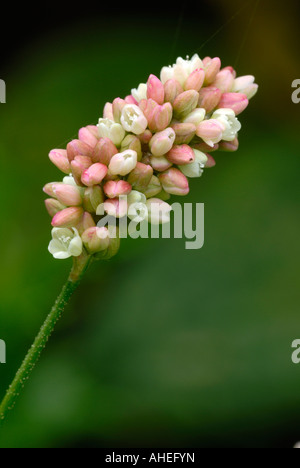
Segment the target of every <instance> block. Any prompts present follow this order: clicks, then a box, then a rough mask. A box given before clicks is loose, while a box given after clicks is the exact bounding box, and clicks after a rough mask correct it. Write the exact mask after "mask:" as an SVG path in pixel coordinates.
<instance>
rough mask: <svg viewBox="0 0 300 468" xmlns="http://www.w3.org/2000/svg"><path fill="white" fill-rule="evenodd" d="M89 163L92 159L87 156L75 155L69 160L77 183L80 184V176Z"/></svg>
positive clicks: (90, 163)
mask: <svg viewBox="0 0 300 468" xmlns="http://www.w3.org/2000/svg"><path fill="white" fill-rule="evenodd" d="M91 165H92V161H91V158H89V157H88V156H76V157H75V159H74V160H73V161H72V162H71V169H72V174H73V177H74V179H75V181H76V183H77V185H82V183H81V176H82V174H83V173H84V171H86V170H87V169H88V168H89V167H90V166H91Z"/></svg>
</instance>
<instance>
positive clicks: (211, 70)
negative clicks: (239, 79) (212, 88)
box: [204, 57, 221, 86]
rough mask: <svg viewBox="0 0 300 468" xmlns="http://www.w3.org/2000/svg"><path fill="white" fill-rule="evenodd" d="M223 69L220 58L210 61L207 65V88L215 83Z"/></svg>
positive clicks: (205, 82)
mask: <svg viewBox="0 0 300 468" xmlns="http://www.w3.org/2000/svg"><path fill="white" fill-rule="evenodd" d="M220 69H221V60H220V59H219V57H215V58H213V59H211V60H208V61H207V62H206V63H205V81H204V84H205V86H208V85H210V84H212V83H213V82H214V80H215V79H216V76H217V74H218V73H219V71H220Z"/></svg>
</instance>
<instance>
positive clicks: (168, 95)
mask: <svg viewBox="0 0 300 468" xmlns="http://www.w3.org/2000/svg"><path fill="white" fill-rule="evenodd" d="M164 90H165V102H170V103H171V104H173V102H174V100H175V99H176V98H177V96H178V95H179V94H181V93H183V88H182V86H181V84H180V83H179V81H177V80H174V79H171V80H168V81H166V82H165V84H164Z"/></svg>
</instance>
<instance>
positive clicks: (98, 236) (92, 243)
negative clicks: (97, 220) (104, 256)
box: [81, 227, 110, 254]
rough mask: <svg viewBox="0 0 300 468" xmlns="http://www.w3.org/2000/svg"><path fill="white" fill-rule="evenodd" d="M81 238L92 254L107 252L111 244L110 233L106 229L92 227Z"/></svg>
mask: <svg viewBox="0 0 300 468" xmlns="http://www.w3.org/2000/svg"><path fill="white" fill-rule="evenodd" d="M81 238H82V242H83V244H84V246H85V248H86V250H87V251H88V252H89V253H90V254H95V253H97V252H101V251H102V250H106V249H107V248H108V246H109V242H110V238H109V231H108V229H107V228H106V227H91V228H89V229H87V230H86V231H84V233H83V234H82V236H81Z"/></svg>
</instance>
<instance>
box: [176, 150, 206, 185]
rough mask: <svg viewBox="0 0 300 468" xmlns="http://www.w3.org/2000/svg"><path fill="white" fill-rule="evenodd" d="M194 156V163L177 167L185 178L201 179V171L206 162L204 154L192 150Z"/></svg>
mask: <svg viewBox="0 0 300 468" xmlns="http://www.w3.org/2000/svg"><path fill="white" fill-rule="evenodd" d="M193 151H194V154H195V161H194V162H192V163H191V164H185V165H184V166H179V169H180V170H181V172H182V173H183V174H184V175H185V176H186V177H191V178H194V177H201V176H202V174H203V169H204V168H205V164H206V163H207V161H208V158H207V156H206V154H204V153H202V152H201V151H199V150H196V149H193Z"/></svg>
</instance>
